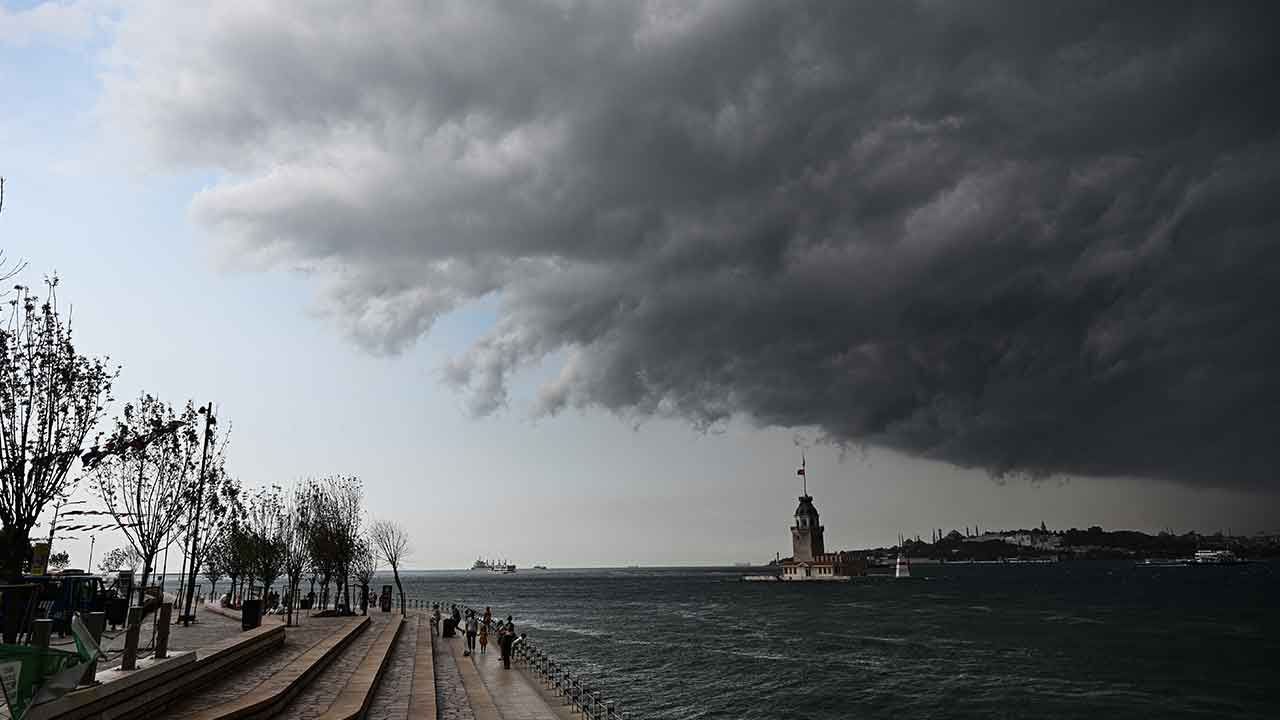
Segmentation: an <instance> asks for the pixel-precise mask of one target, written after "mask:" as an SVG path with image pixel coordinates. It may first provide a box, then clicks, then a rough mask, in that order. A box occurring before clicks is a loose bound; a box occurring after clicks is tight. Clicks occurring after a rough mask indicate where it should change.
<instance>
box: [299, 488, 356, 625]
mask: <svg viewBox="0 0 1280 720" xmlns="http://www.w3.org/2000/svg"><path fill="white" fill-rule="evenodd" d="M307 497H308V501H309V503H310V505H311V521H312V522H311V529H310V533H309V535H308V540H309V547H310V554H311V559H312V562H313V568H314V569H315V571H316V573H317V574H318V575H320V578H321V599H322V602H323V601H325V600H327V598H328V587H329V581H330V580H331V579H335V580H336V581H337V587H338V588H339V589H340V590H341V589H343V588H347V587H348V580H349V577H350V571H351V561H352V559H353V558H354V556H355V551H356V546H357V544H358V543H359V541H360V522H361V515H362V508H361V506H362V504H363V500H364V490H363V488H362V487H361V485H360V481H359V479H357V478H355V477H353V476H347V475H331V476H328V477H325V478H321V479H320V480H316V481H313V482H311V483H310V486H309V489H308V492H307ZM345 599H346V603H345V605H346V607H345V612H350V611H351V598H350V593H349V592H348V593H347V594H346V598H345ZM342 600H343V597H342V596H339V597H335V599H334V604H335V606H341V605H343V602H342ZM325 604H327V603H325Z"/></svg>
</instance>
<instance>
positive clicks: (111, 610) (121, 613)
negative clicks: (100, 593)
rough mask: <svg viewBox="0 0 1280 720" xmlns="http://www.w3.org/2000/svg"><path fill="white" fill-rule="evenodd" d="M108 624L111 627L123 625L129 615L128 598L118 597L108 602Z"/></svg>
mask: <svg viewBox="0 0 1280 720" xmlns="http://www.w3.org/2000/svg"><path fill="white" fill-rule="evenodd" d="M106 610H107V624H108V625H110V626H111V627H117V626H119V625H123V624H124V621H125V618H126V616H127V615H128V614H129V601H128V599H126V598H122V597H116V598H110V599H108V600H107V608H106Z"/></svg>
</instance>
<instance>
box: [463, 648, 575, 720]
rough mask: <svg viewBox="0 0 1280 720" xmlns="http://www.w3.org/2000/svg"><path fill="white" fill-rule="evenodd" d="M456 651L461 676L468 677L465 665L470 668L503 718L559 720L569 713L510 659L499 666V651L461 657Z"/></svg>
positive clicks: (500, 656) (500, 658)
mask: <svg viewBox="0 0 1280 720" xmlns="http://www.w3.org/2000/svg"><path fill="white" fill-rule="evenodd" d="M458 652H459V655H458V658H457V661H458V663H459V664H460V666H461V668H462V677H463V679H464V680H465V679H467V677H468V674H467V670H468V668H470V669H471V670H472V671H474V673H475V676H476V678H477V679H479V680H480V681H481V682H482V683H483V685H484V688H485V690H486V691H487V694H488V696H489V697H490V698H491V699H492V702H493V704H494V706H495V707H496V708H497V711H498V713H499V716H500V717H502V718H503V720H563V719H565V718H569V717H570V715H569V711H568V710H567V709H566V708H564V707H563V706H562V705H560V704H558V703H556V704H552V702H551V701H550V696H549V694H547V693H544V692H543V690H542V688H541V687H540V686H539V684H538V683H537V681H535V680H534V679H533V678H532V677H531V676H530V675H529V674H528V673H527V672H525V671H524V670H522V669H521V668H520V667H518V666H517V665H516V663H515V661H514V660H513V661H512V663H511V669H510V670H508V669H506V668H504V667H502V654H501V653H500V652H495V653H489V654H485V655H472V656H470V657H462V656H461V650H460V649H459V650H458ZM468 689H470V688H468Z"/></svg>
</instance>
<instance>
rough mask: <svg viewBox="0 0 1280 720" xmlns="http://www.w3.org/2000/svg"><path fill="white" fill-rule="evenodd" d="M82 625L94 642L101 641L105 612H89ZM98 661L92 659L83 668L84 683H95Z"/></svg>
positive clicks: (105, 622)
mask: <svg viewBox="0 0 1280 720" xmlns="http://www.w3.org/2000/svg"><path fill="white" fill-rule="evenodd" d="M84 626H85V627H86V628H88V630H89V637H92V638H93V641H94V642H95V643H98V644H101V643H102V631H103V630H105V629H106V627H107V614H106V613H104V612H91V613H89V614H88V615H86V616H85V618H84ZM97 675H98V661H97V660H94V661H93V662H91V663H89V668H88V669H87V670H85V674H84V678H85V683H86V684H88V685H95V684H97V682H98V680H97Z"/></svg>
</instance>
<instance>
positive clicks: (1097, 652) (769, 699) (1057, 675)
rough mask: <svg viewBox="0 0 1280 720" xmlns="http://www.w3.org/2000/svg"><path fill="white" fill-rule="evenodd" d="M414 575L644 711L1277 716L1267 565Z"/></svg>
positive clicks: (1279, 645)
mask: <svg viewBox="0 0 1280 720" xmlns="http://www.w3.org/2000/svg"><path fill="white" fill-rule="evenodd" d="M913 570H914V572H915V574H916V575H917V576H918V577H917V578H915V579H912V580H910V581H895V580H890V579H881V578H867V579H859V580H857V581H854V582H851V583H795V584H792V583H744V582H740V581H739V576H740V575H741V572H739V571H735V570H729V569H626V570H580V571H573V570H563V571H558V570H550V571H535V570H522V571H520V572H519V573H517V574H514V575H498V574H493V573H488V572H470V571H459V572H425V573H413V574H410V575H409V576H408V579H407V586H406V588H405V589H406V592H407V593H408V594H410V595H412V596H417V597H422V598H431V599H444V600H449V601H463V602H466V603H468V604H470V605H480V606H483V605H491V606H493V608H494V611H495V612H496V613H500V614H501V615H504V616H505V615H506V614H507V613H508V612H510V613H512V614H514V615H515V619H516V623H517V626H518V628H519V629H520V630H521V631H523V632H528V633H529V635H530V638H531V639H533V640H535V641H536V642H538V643H540V644H542V645H543V646H544V647H546V648H547V649H548V651H549V652H550V653H551V654H552V655H553V656H554V657H556V658H558V659H560V660H562V661H563V662H564V663H565V664H566V665H568V666H570V667H572V668H573V669H574V670H576V671H578V672H580V673H583V674H584V675H587V676H594V677H597V678H598V679H599V684H600V685H601V686H602V687H604V688H607V689H608V691H609V692H608V694H609V695H612V696H614V697H616V698H618V699H619V700H621V701H622V703H623V705H624V707H625V708H626V709H627V710H628V712H629V714H631V715H632V716H634V717H648V718H743V719H753V718H894V719H895V720H904V719H906V718H970V717H972V718H985V719H990V718H1024V717H1035V718H1085V717H1093V718H1153V717H1159V718H1184V717H1186V718H1190V717H1197V718H1211V717H1212V718H1220V717H1246V718H1276V717H1280V691H1278V690H1277V689H1276V686H1277V681H1276V679H1277V677H1280V675H1277V670H1278V669H1280V620H1278V619H1277V616H1276V610H1277V607H1276V606H1277V597H1278V594H1277V593H1278V591H1280V565H1277V564H1274V563H1263V564H1254V565H1249V566H1244V567H1235V568H1160V569H1148V568H1136V567H1134V566H1133V565H1131V564H1128V563H1095V562H1077V563H1060V564H1058V565H1052V566H1029V565H1023V566H984V565H969V566H917V567H916V568H914V569H913Z"/></svg>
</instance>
